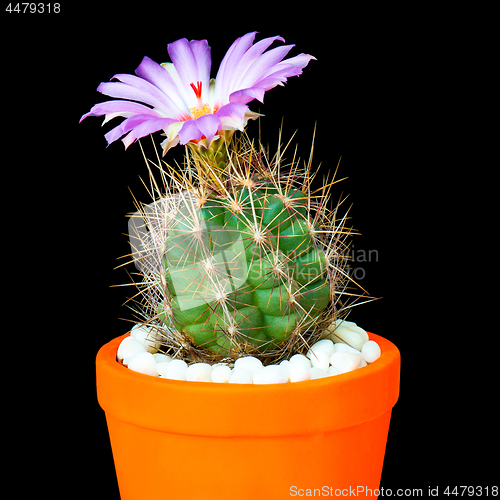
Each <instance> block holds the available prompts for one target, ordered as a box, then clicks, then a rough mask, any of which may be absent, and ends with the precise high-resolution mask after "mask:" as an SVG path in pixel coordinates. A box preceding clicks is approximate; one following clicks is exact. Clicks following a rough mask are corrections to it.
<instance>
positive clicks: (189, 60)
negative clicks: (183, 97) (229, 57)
mask: <svg viewBox="0 0 500 500" xmlns="http://www.w3.org/2000/svg"><path fill="white" fill-rule="evenodd" d="M167 51H168V54H169V55H170V59H171V60H172V62H173V64H174V66H175V69H176V70H177V73H178V74H179V77H180V79H181V81H182V84H183V86H184V87H185V88H189V87H190V85H191V83H194V84H195V85H196V82H202V93H201V98H202V100H203V102H207V101H208V87H209V81H210V66H211V64H212V58H211V55H210V46H209V45H208V42H207V41H206V40H192V41H191V42H188V41H187V39H186V38H181V39H180V40H177V41H176V42H173V43H170V44H168V46H167ZM188 95H191V94H189V93H188ZM196 104H197V98H196V95H195V94H194V92H193V93H192V97H191V99H190V102H189V103H188V107H193V106H196Z"/></svg>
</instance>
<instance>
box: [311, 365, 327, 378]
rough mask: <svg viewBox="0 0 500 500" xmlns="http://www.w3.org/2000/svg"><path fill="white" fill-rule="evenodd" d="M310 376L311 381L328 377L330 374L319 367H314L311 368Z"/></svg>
mask: <svg viewBox="0 0 500 500" xmlns="http://www.w3.org/2000/svg"><path fill="white" fill-rule="evenodd" d="M309 376H310V377H311V380H314V379H317V378H323V377H328V373H327V372H325V370H322V369H321V368H318V367H317V366H312V367H311V368H309Z"/></svg>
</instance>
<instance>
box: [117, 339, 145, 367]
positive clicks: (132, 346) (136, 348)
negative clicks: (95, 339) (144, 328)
mask: <svg viewBox="0 0 500 500" xmlns="http://www.w3.org/2000/svg"><path fill="white" fill-rule="evenodd" d="M139 352H146V348H145V347H144V346H143V345H142V344H141V343H140V342H139V341H138V340H135V339H134V338H133V337H126V338H124V339H123V340H122V341H121V343H120V346H119V347H118V351H117V353H116V356H117V358H118V359H119V360H120V361H121V360H122V359H123V360H124V363H125V360H127V363H125V364H128V361H129V360H130V358H131V357H132V356H133V355H134V354H137V353H139Z"/></svg>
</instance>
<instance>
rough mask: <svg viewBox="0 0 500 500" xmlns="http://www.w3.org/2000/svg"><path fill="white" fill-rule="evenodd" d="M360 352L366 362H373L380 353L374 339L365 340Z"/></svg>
mask: <svg viewBox="0 0 500 500" xmlns="http://www.w3.org/2000/svg"><path fill="white" fill-rule="evenodd" d="M361 352H362V354H363V358H365V360H366V362H367V363H373V362H374V361H375V360H376V359H378V358H379V357H380V354H381V351H380V346H379V345H378V344H377V343H376V342H375V341H374V340H369V341H368V342H365V343H364V344H363V348H362V350H361Z"/></svg>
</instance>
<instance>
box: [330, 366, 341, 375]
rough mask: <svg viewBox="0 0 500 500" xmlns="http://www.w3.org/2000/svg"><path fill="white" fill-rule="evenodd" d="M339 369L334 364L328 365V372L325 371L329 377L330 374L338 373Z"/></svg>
mask: <svg viewBox="0 0 500 500" xmlns="http://www.w3.org/2000/svg"><path fill="white" fill-rule="evenodd" d="M340 373H341V372H340V371H339V370H337V368H335V366H330V368H328V372H327V375H328V376H329V377H331V376H332V375H340Z"/></svg>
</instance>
